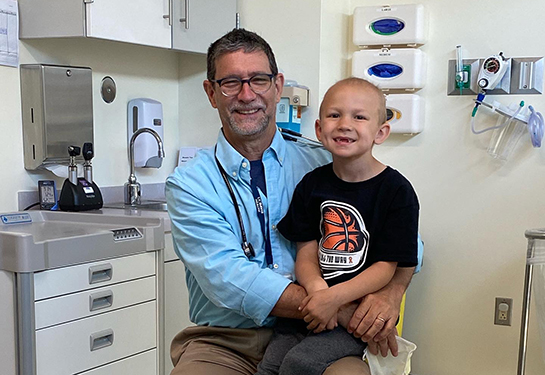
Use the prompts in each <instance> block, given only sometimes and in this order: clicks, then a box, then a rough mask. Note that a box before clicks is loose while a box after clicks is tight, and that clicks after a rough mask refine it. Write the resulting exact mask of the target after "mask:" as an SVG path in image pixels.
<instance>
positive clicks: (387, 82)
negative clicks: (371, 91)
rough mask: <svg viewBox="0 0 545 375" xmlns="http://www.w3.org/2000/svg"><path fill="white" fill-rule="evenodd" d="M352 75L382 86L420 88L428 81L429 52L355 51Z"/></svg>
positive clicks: (410, 49)
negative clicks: (427, 53)
mask: <svg viewBox="0 0 545 375" xmlns="http://www.w3.org/2000/svg"><path fill="white" fill-rule="evenodd" d="M352 75H353V76H354V77H359V78H363V79H366V80H368V81H370V82H372V83H374V84H375V85H377V86H378V88H380V89H400V90H418V89H421V88H423V87H424V85H425V83H426V82H425V81H426V79H425V78H426V54H425V53H424V52H422V51H420V50H418V49H412V48H398V49H388V48H383V49H380V50H361V51H356V52H354V55H353V57H352Z"/></svg>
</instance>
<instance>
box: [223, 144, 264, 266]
mask: <svg viewBox="0 0 545 375" xmlns="http://www.w3.org/2000/svg"><path fill="white" fill-rule="evenodd" d="M214 158H215V159H216V164H217V165H218V168H219V170H220V174H221V177H223V181H224V182H225V186H227V189H228V190H229V195H230V196H231V201H232V202H233V206H235V211H236V213H237V220H238V225H239V227H240V233H241V235H242V244H241V245H242V251H244V255H246V257H247V258H248V259H250V258H253V257H255V251H254V247H253V246H252V244H251V243H250V242H248V237H246V230H245V229H244V223H243V222H242V215H241V214H240V209H239V208H238V201H237V197H235V192H234V191H233V187H232V186H231V183H230V182H229V180H228V178H227V173H226V172H225V170H224V169H223V167H222V166H221V164H220V161H219V160H218V157H217V156H216V150H214Z"/></svg>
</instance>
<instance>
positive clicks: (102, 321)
mask: <svg viewBox="0 0 545 375" xmlns="http://www.w3.org/2000/svg"><path fill="white" fill-rule="evenodd" d="M156 347H157V305H156V302H155V301H151V302H146V303H142V304H140V305H136V306H132V307H127V308H124V309H121V310H116V311H112V312H109V313H105V314H100V315H95V316H92V317H89V318H85V319H80V320H76V321H74V322H70V323H65V324H61V325H58V326H54V327H49V328H44V329H41V330H39V331H36V367H37V374H39V375H64V374H66V375H71V374H74V373H78V372H83V371H85V370H88V369H91V368H94V367H98V366H100V365H103V364H106V363H110V362H114V361H116V360H119V359H122V358H125V357H129V356H131V355H133V354H136V353H141V352H144V351H147V350H150V349H154V348H156Z"/></svg>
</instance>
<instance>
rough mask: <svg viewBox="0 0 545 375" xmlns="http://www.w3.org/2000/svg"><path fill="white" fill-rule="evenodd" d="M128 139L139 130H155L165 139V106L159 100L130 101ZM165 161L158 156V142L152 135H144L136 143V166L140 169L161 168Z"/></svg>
mask: <svg viewBox="0 0 545 375" xmlns="http://www.w3.org/2000/svg"><path fill="white" fill-rule="evenodd" d="M127 119H128V138H127V141H128V142H129V143H130V140H131V137H132V135H133V134H134V133H135V132H136V131H137V130H139V129H142V128H150V129H153V130H155V132H156V133H157V134H158V135H159V137H160V138H161V140H162V141H163V142H164V139H163V105H162V104H161V103H160V102H158V101H157V100H153V99H147V98H139V99H133V100H131V101H129V105H128V113H127ZM162 163H163V159H162V158H159V157H158V156H157V141H156V140H155V138H154V137H153V136H152V135H151V134H142V135H141V136H140V137H138V138H137V139H136V140H135V142H134V166H135V167H140V168H160V167H161V165H162Z"/></svg>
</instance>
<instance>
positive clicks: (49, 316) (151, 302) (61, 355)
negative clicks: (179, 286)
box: [17, 252, 162, 375]
mask: <svg viewBox="0 0 545 375" xmlns="http://www.w3.org/2000/svg"><path fill="white" fill-rule="evenodd" d="M160 259H161V260H160ZM160 261H162V257H160V256H159V253H157V252H145V253H141V254H136V255H131V256H124V257H119V258H114V259H106V260H102V261H98V262H92V263H86V264H79V265H74V266H70V267H61V268H56V269H50V270H46V271H43V272H36V273H20V274H17V298H18V305H19V309H20V311H23V313H22V314H20V315H19V317H18V320H19V331H20V334H21V335H22V337H21V338H22V340H20V342H22V343H23V346H24V347H23V348H20V349H23V352H24V353H25V354H24V355H23V358H21V357H20V368H19V371H20V372H19V373H20V374H22V375H27V374H29V375H62V374H66V375H69V374H74V373H84V374H93V375H95V374H111V373H131V374H142V375H144V374H146V375H153V374H158V373H159V366H158V356H159V354H158V353H159V352H160V350H159V349H158V342H159V340H160V339H161V338H162V336H161V335H159V332H160V329H159V327H160V324H159V318H158V317H159V315H160V314H159V309H158V306H159V303H160V301H161V299H160V298H158V295H159V290H160V288H159V282H158V281H157V280H158V272H157V268H158V266H159V264H160V263H159V262H160ZM22 309H24V310H22ZM131 369H135V371H132V370H131ZM112 371H114V372H112Z"/></svg>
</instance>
